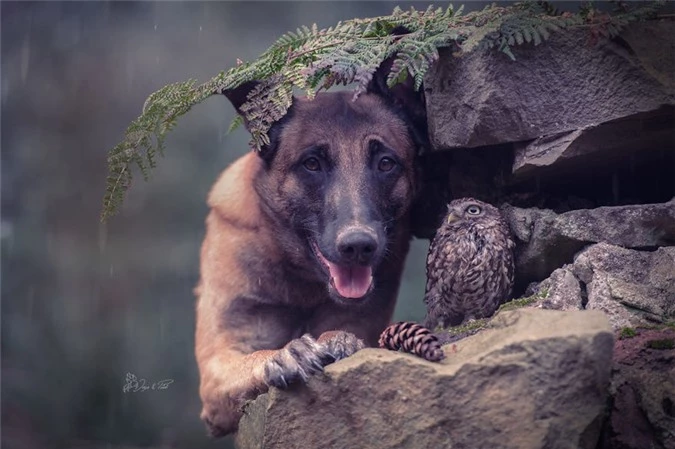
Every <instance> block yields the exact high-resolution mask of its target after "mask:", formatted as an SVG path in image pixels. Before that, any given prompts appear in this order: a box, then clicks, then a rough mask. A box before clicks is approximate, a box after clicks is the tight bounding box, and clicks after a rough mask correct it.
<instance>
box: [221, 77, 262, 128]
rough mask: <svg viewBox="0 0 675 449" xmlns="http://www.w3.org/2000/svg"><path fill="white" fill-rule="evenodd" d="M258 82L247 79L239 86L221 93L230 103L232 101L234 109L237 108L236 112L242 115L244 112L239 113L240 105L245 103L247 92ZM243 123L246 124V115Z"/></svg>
mask: <svg viewBox="0 0 675 449" xmlns="http://www.w3.org/2000/svg"><path fill="white" fill-rule="evenodd" d="M258 84H260V81H247V82H245V83H244V84H242V85H241V86H237V87H235V88H234V89H228V90H226V91H224V92H223V95H225V96H226V97H227V99H228V100H230V103H232V106H234V109H236V110H237V114H239V115H241V116H242V117H244V114H242V113H241V106H242V105H243V104H244V103H246V100H248V94H250V93H251V91H252V90H253V89H255V87H256V86H257V85H258ZM244 123H246V125H248V123H247V122H246V117H244Z"/></svg>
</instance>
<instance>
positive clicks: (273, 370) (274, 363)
mask: <svg viewBox="0 0 675 449" xmlns="http://www.w3.org/2000/svg"><path fill="white" fill-rule="evenodd" d="M329 355H330V354H328V352H327V349H326V347H325V346H324V345H322V344H319V343H318V342H317V341H316V340H314V338H312V336H311V335H309V334H305V335H303V336H302V337H300V338H297V339H295V340H292V341H291V342H290V343H288V344H287V345H286V346H284V348H283V349H281V350H279V352H278V353H277V354H276V355H275V356H273V357H272V358H271V359H270V360H268V361H267V363H266V365H265V378H264V381H265V383H266V384H267V385H269V386H273V387H277V388H288V386H289V385H290V384H292V383H295V382H297V381H302V382H306V381H307V380H308V379H309V376H310V375H312V374H315V373H317V372H321V371H323V367H324V365H325V364H326V363H325V362H324V360H326V357H327V356H329Z"/></svg>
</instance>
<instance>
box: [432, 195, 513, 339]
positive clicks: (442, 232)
mask: <svg viewBox="0 0 675 449" xmlns="http://www.w3.org/2000/svg"><path fill="white" fill-rule="evenodd" d="M514 246H515V244H514V242H513V240H512V239H511V236H510V232H509V227H508V225H507V224H506V221H505V220H504V218H503V217H502V215H501V214H500V212H499V210H498V209H497V208H496V207H494V206H492V205H490V204H486V203H483V202H481V201H478V200H475V199H473V198H462V199H458V200H454V201H452V202H451V203H450V204H448V214H447V215H446V217H445V219H444V220H443V223H442V224H441V226H440V228H438V231H436V236H435V237H434V239H433V240H432V242H431V246H430V247H429V255H428V256H427V286H426V293H425V295H424V303H425V304H426V306H427V316H426V319H425V322H424V324H425V326H426V327H428V328H430V329H433V328H435V327H436V326H438V325H440V326H442V327H448V326H456V325H459V324H461V323H462V322H464V321H466V320H469V319H478V318H487V317H490V316H492V315H493V314H494V313H495V311H496V310H497V308H498V307H499V305H500V304H501V303H502V302H504V301H505V300H506V299H507V297H508V296H509V295H510V293H511V288H512V287H513V248H514Z"/></svg>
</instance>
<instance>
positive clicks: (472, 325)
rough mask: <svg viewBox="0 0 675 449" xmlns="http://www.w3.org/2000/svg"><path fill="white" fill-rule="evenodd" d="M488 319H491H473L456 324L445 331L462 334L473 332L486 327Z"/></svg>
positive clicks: (451, 333)
mask: <svg viewBox="0 0 675 449" xmlns="http://www.w3.org/2000/svg"><path fill="white" fill-rule="evenodd" d="M488 321H490V320H489V319H487V318H482V319H480V320H472V321H468V322H466V323H464V324H462V325H460V326H455V327H451V328H448V329H445V330H444V332H447V333H448V334H450V335H461V334H470V333H472V332H475V331H478V330H481V329H483V328H485V326H486V325H487V323H488Z"/></svg>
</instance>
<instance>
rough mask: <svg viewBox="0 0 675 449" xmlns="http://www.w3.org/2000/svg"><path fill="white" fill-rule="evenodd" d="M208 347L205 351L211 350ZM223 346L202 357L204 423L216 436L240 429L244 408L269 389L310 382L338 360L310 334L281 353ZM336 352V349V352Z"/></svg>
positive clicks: (290, 343) (201, 392) (285, 347)
mask: <svg viewBox="0 0 675 449" xmlns="http://www.w3.org/2000/svg"><path fill="white" fill-rule="evenodd" d="M209 346H210V345H208V344H205V345H203V346H202V349H204V350H207V348H208V347H209ZM233 346H236V345H231V346H230V348H229V349H228V348H224V347H221V349H220V350H218V351H212V352H210V354H208V355H207V354H206V353H201V354H200V355H202V357H200V358H199V360H198V361H199V362H200V363H199V365H200V374H201V387H200V394H201V397H202V401H203V405H204V406H203V409H202V414H201V417H202V420H203V421H204V422H205V423H206V425H207V427H208V429H209V432H210V433H211V435H212V436H223V435H226V434H228V433H232V432H234V431H236V430H237V425H238V422H239V419H240V418H241V416H242V407H243V405H244V404H245V403H246V401H247V400H252V399H255V397H257V396H258V395H259V394H261V393H264V392H265V391H267V389H268V387H269V386H276V387H279V388H286V387H288V385H289V384H291V383H294V382H299V381H306V380H307V379H308V378H309V376H311V375H312V374H315V373H317V372H320V371H322V370H323V367H324V366H325V365H326V364H328V363H331V362H333V361H334V360H335V357H334V355H333V354H332V353H331V352H329V347H328V346H327V345H325V344H323V343H319V342H318V341H316V340H315V339H314V338H312V337H311V336H310V335H309V334H306V335H303V336H302V337H301V338H296V339H293V340H291V341H290V342H289V343H287V344H286V345H285V346H284V347H283V348H281V349H278V350H260V351H255V352H252V353H250V354H244V353H241V352H239V351H235V350H234V349H233ZM333 351H335V349H333Z"/></svg>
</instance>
